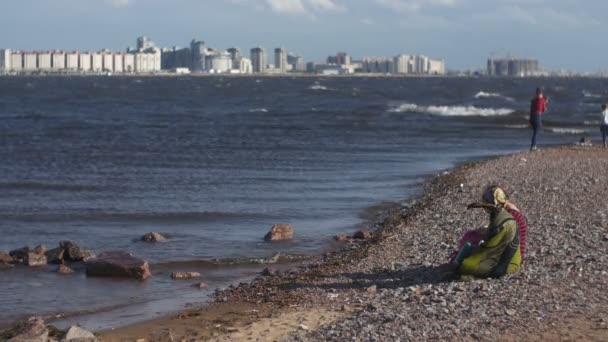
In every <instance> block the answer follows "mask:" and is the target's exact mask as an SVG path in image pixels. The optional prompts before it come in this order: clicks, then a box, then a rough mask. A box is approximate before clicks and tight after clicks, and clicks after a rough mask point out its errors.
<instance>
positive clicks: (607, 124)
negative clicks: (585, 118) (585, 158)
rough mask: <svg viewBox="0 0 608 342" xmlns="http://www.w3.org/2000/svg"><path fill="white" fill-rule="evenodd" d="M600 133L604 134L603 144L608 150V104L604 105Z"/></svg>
mask: <svg viewBox="0 0 608 342" xmlns="http://www.w3.org/2000/svg"><path fill="white" fill-rule="evenodd" d="M600 132H602V143H603V144H604V148H606V135H608V110H606V104H603V105H602V122H601V124H600Z"/></svg>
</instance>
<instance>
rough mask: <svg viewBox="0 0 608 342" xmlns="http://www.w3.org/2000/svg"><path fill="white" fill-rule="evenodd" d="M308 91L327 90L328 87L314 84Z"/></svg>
mask: <svg viewBox="0 0 608 342" xmlns="http://www.w3.org/2000/svg"><path fill="white" fill-rule="evenodd" d="M308 89H310V90H327V87H326V86H324V85H320V84H318V83H316V84H313V85H311V86H310V87H308Z"/></svg>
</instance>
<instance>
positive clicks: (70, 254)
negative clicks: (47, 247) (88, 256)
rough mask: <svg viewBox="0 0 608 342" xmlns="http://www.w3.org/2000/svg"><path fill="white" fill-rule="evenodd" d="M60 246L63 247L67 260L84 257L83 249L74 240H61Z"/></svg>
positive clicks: (64, 256) (77, 259)
mask: <svg viewBox="0 0 608 342" xmlns="http://www.w3.org/2000/svg"><path fill="white" fill-rule="evenodd" d="M59 247H60V248H63V250H64V253H63V258H64V260H66V261H82V260H83V259H84V256H83V254H82V250H81V249H80V247H78V245H77V244H75V243H74V242H72V241H61V242H60V243H59Z"/></svg>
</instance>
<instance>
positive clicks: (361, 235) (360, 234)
mask: <svg viewBox="0 0 608 342" xmlns="http://www.w3.org/2000/svg"><path fill="white" fill-rule="evenodd" d="M353 238H355V239H358V240H369V239H371V238H372V232H370V231H369V230H367V229H360V230H358V231H357V232H355V234H354V235H353Z"/></svg>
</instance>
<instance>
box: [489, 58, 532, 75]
mask: <svg viewBox="0 0 608 342" xmlns="http://www.w3.org/2000/svg"><path fill="white" fill-rule="evenodd" d="M539 71H540V68H539V64H538V60H535V59H518V58H509V57H508V58H499V59H493V58H490V59H488V64H487V73H488V75H489V76H510V77H526V76H534V75H537V74H538V73H539Z"/></svg>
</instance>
